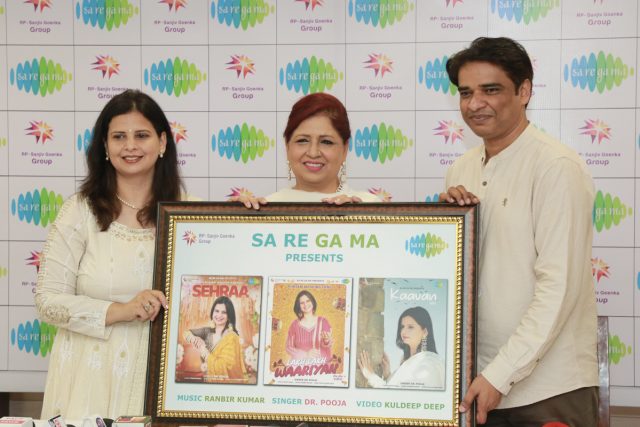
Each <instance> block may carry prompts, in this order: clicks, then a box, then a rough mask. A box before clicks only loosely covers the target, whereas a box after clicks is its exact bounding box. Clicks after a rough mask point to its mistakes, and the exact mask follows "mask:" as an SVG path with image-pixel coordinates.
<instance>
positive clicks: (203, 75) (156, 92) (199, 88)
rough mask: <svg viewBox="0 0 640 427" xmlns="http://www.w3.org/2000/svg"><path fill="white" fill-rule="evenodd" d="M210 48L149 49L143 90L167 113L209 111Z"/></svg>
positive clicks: (144, 56)
mask: <svg viewBox="0 0 640 427" xmlns="http://www.w3.org/2000/svg"><path fill="white" fill-rule="evenodd" d="M207 56H208V55H207V47H206V46H146V47H145V48H144V49H143V50H142V55H141V58H142V90H143V91H145V92H147V93H148V94H149V95H151V96H152V97H153V99H155V100H156V101H157V102H158V104H160V106H161V107H162V109H163V110H164V111H165V112H168V111H207V109H208V105H209V80H210V79H209V63H208V61H207Z"/></svg>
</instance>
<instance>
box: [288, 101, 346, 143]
mask: <svg viewBox="0 0 640 427" xmlns="http://www.w3.org/2000/svg"><path fill="white" fill-rule="evenodd" d="M317 115H324V116H327V117H328V118H329V120H331V125H332V126H333V128H334V129H335V130H336V132H338V135H340V137H341V138H342V140H343V141H344V143H345V144H347V143H348V141H349V139H350V138H351V127H350V126H349V116H348V115H347V109H346V108H345V107H344V105H343V104H342V102H340V100H339V99H338V98H336V97H335V96H333V95H330V94H328V93H323V92H318V93H312V94H309V95H307V96H304V97H302V98H300V99H299V100H298V101H296V103H295V104H293V107H291V112H290V113H289V120H288V121H287V127H286V128H285V129H284V132H283V136H284V141H285V142H286V143H289V141H290V140H291V137H292V136H293V132H294V131H295V130H296V129H297V128H298V126H300V123H302V122H303V121H305V120H307V119H308V118H309V117H313V116H317Z"/></svg>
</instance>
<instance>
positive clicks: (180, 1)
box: [160, 0, 187, 12]
mask: <svg viewBox="0 0 640 427" xmlns="http://www.w3.org/2000/svg"><path fill="white" fill-rule="evenodd" d="M160 3H164V4H166V5H167V6H169V12H171V9H173V10H175V11H176V12H178V9H180V8H181V7H185V8H186V7H187V0H160Z"/></svg>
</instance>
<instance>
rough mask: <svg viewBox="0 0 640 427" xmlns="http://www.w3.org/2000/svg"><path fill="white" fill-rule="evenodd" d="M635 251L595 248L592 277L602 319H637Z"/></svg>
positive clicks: (592, 258)
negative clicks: (634, 297) (634, 284)
mask: <svg viewBox="0 0 640 427" xmlns="http://www.w3.org/2000/svg"><path fill="white" fill-rule="evenodd" d="M633 263H634V250H633V248H598V247H596V248H593V254H592V256H591V275H592V276H593V286H594V289H595V294H596V304H597V306H598V315H599V316H633V282H634V279H635V278H634V271H633Z"/></svg>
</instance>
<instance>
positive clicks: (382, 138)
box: [347, 111, 416, 178]
mask: <svg viewBox="0 0 640 427" xmlns="http://www.w3.org/2000/svg"><path fill="white" fill-rule="evenodd" d="M349 119H350V122H351V139H350V141H349V153H348V157H347V175H348V176H349V177H356V178H388V177H396V178H401V177H412V176H414V174H415V153H416V142H415V141H416V138H415V135H414V128H415V115H414V113H413V112H404V111H384V112H377V113H375V114H371V113H365V112H360V111H358V112H355V111H352V112H350V113H349Z"/></svg>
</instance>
